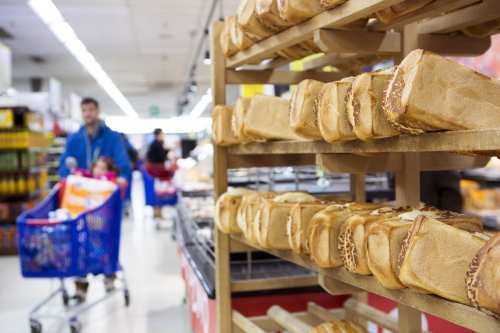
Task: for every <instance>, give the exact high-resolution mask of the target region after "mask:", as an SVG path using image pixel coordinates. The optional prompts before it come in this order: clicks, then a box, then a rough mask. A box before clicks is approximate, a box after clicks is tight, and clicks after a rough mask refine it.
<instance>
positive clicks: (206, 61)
mask: <svg viewBox="0 0 500 333" xmlns="http://www.w3.org/2000/svg"><path fill="white" fill-rule="evenodd" d="M203 64H204V65H211V64H212V59H210V52H209V51H208V50H207V51H206V52H205V57H204V58H203Z"/></svg>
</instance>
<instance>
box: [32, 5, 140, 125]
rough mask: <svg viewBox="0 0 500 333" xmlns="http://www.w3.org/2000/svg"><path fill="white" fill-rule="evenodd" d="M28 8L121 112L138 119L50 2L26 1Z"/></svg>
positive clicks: (130, 106)
mask: <svg viewBox="0 0 500 333" xmlns="http://www.w3.org/2000/svg"><path fill="white" fill-rule="evenodd" d="M28 6H30V7H31V9H32V10H33V11H34V12H35V14H37V15H38V17H40V19H41V20H42V21H43V23H45V24H46V25H47V26H48V28H49V29H50V31H52V33H53V34H54V35H55V36H56V37H57V39H58V40H59V41H60V42H61V43H62V44H63V45H64V46H65V47H66V48H67V49H68V51H69V52H70V53H71V54H72V55H73V56H74V57H75V58H76V60H78V62H79V63H80V64H81V65H82V66H83V68H85V70H86V71H87V72H88V73H89V74H90V75H91V76H92V77H93V78H94V79H95V80H96V81H97V83H98V84H99V85H100V86H101V87H102V88H103V89H104V91H105V92H106V93H107V94H108V95H109V96H110V97H111V98H112V99H113V100H114V101H115V103H116V104H117V105H118V106H119V107H120V108H121V109H122V111H123V112H124V113H125V114H126V115H127V116H129V117H131V118H139V115H138V114H137V112H135V110H134V108H133V107H132V105H130V103H129V102H128V101H127V99H126V98H125V96H123V94H122V93H121V92H120V90H118V88H117V87H116V85H115V84H114V83H113V81H112V80H111V79H110V78H109V76H108V74H106V72H105V71H104V70H103V69H102V67H101V65H99V63H98V62H97V61H96V60H95V58H94V56H93V55H92V54H91V53H90V52H89V51H88V50H87V48H86V47H85V45H84V44H83V42H82V41H81V40H79V39H78V37H77V35H76V33H75V31H74V30H73V28H71V26H70V25H69V23H68V22H66V21H65V20H64V18H63V16H62V15H61V12H59V10H58V9H57V7H56V6H55V5H54V3H53V2H52V0H28Z"/></svg>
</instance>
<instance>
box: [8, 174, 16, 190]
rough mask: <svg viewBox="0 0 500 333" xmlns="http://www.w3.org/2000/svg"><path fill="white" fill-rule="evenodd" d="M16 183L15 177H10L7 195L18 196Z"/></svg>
mask: <svg viewBox="0 0 500 333" xmlns="http://www.w3.org/2000/svg"><path fill="white" fill-rule="evenodd" d="M16 193H17V191H16V181H15V179H14V176H10V177H9V180H8V181H7V194H8V195H13V194H16Z"/></svg>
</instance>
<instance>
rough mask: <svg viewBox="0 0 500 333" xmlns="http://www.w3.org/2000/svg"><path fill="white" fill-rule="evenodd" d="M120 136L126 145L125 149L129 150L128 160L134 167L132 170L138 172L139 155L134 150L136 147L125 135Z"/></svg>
mask: <svg viewBox="0 0 500 333" xmlns="http://www.w3.org/2000/svg"><path fill="white" fill-rule="evenodd" d="M120 136H121V138H122V141H123V144H124V145H125V148H126V149H127V153H128V158H129V160H130V163H131V165H132V170H136V169H137V163H138V162H139V153H138V152H137V150H136V149H135V148H134V146H132V143H130V141H129V140H128V138H127V136H126V135H125V133H120Z"/></svg>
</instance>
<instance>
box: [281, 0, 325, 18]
mask: <svg viewBox="0 0 500 333" xmlns="http://www.w3.org/2000/svg"><path fill="white" fill-rule="evenodd" d="M278 10H279V12H280V16H281V18H283V19H284V20H286V21H288V22H291V23H294V24H297V23H300V22H303V21H305V20H307V19H309V18H311V17H313V16H316V15H318V14H320V13H322V12H323V11H324V8H323V7H322V6H321V5H320V3H319V0H278Z"/></svg>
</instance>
